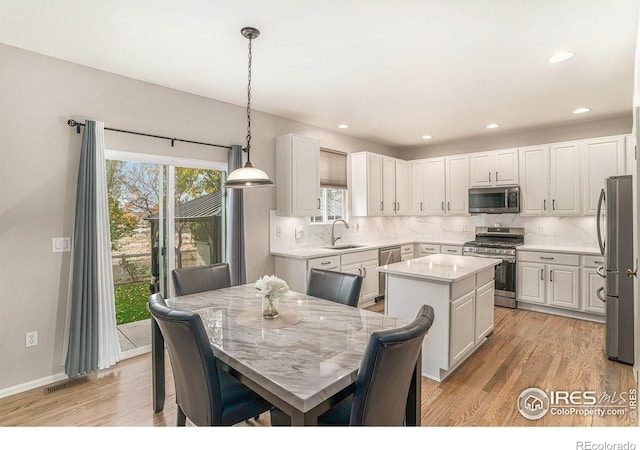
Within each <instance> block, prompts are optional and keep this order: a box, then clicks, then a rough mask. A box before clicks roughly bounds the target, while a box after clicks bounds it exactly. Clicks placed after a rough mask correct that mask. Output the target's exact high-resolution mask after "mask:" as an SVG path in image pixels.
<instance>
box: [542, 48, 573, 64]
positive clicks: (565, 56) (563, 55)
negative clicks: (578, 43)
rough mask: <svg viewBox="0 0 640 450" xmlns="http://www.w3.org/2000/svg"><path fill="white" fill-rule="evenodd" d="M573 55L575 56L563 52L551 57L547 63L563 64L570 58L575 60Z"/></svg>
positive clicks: (568, 52)
mask: <svg viewBox="0 0 640 450" xmlns="http://www.w3.org/2000/svg"><path fill="white" fill-rule="evenodd" d="M573 55H575V53H573V52H570V51H561V52H558V53H555V54H553V55H551V56H550V57H549V58H548V59H547V61H548V62H550V63H557V62H562V61H566V60H567V59H569V58H573Z"/></svg>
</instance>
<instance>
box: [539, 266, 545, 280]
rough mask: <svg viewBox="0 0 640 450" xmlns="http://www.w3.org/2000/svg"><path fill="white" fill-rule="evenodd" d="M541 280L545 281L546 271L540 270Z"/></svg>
mask: <svg viewBox="0 0 640 450" xmlns="http://www.w3.org/2000/svg"><path fill="white" fill-rule="evenodd" d="M540 279H541V280H542V281H544V269H540Z"/></svg>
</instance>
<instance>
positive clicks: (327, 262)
mask: <svg viewBox="0 0 640 450" xmlns="http://www.w3.org/2000/svg"><path fill="white" fill-rule="evenodd" d="M327 264H331V261H325V262H322V263H320V265H322V266H326V265H327Z"/></svg>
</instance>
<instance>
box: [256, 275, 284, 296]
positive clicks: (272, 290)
mask: <svg viewBox="0 0 640 450" xmlns="http://www.w3.org/2000/svg"><path fill="white" fill-rule="evenodd" d="M256 289H257V290H259V291H260V293H259V294H258V296H260V297H261V296H266V295H269V296H276V297H281V296H283V295H284V294H286V293H287V292H289V285H288V284H287V282H286V281H284V280H281V279H280V278H278V277H276V276H275V275H265V276H263V277H262V278H259V279H258V280H257V281H256Z"/></svg>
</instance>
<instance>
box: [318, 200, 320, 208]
mask: <svg viewBox="0 0 640 450" xmlns="http://www.w3.org/2000/svg"><path fill="white" fill-rule="evenodd" d="M318 209H320V199H318Z"/></svg>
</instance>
